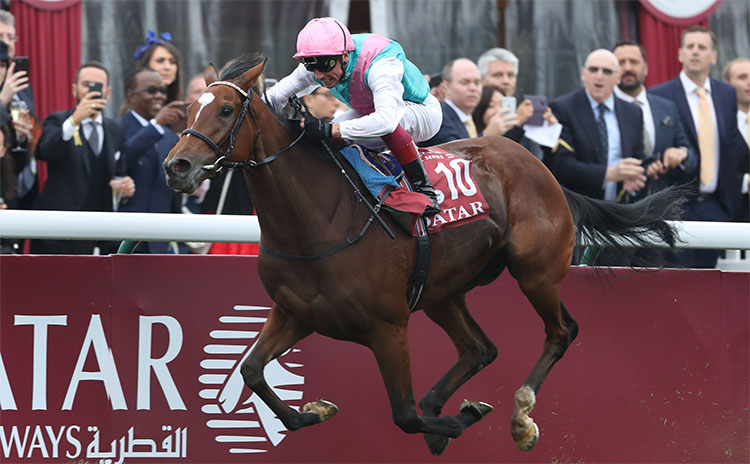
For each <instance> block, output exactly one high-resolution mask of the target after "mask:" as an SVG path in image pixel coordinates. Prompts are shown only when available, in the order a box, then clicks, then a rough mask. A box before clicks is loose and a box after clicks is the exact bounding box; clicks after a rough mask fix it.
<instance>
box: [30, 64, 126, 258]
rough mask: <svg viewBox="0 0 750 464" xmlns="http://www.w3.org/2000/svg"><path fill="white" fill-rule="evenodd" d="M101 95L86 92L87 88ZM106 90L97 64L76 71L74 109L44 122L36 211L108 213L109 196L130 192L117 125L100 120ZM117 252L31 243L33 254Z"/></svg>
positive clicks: (105, 245)
mask: <svg viewBox="0 0 750 464" xmlns="http://www.w3.org/2000/svg"><path fill="white" fill-rule="evenodd" d="M97 83H98V84H101V86H102V90H101V92H98V91H90V90H89V84H97ZM110 91H111V88H110V87H109V74H108V72H107V69H106V68H105V67H104V66H103V65H102V64H101V63H97V62H93V61H92V62H88V63H84V64H83V65H81V67H79V68H78V71H77V72H76V79H75V84H73V95H74V97H75V99H76V101H77V102H78V104H77V105H76V107H75V108H73V109H69V110H65V111H60V112H57V113H52V114H50V115H49V116H47V118H46V119H45V120H44V126H43V129H42V136H41V138H40V140H39V145H38V148H37V156H38V157H39V159H40V160H42V161H46V162H47V174H48V176H47V182H46V183H45V184H44V189H43V190H42V192H41V193H40V194H39V197H38V198H37V200H36V203H35V208H36V209H44V210H63V211H112V210H113V193H114V194H115V195H122V196H124V197H129V196H131V195H133V192H134V191H135V187H134V184H133V179H131V178H129V177H124V178H122V179H117V180H114V179H113V178H114V177H115V176H125V159H124V158H123V155H122V150H123V145H124V141H125V139H124V136H123V132H122V128H121V127H120V125H119V124H117V123H116V122H115V121H113V120H112V119H109V118H105V117H103V116H102V114H101V111H102V109H104V106H105V105H106V104H107V98H108V97H109V94H110ZM96 246H99V247H100V249H101V252H102V253H111V252H115V251H117V249H116V245H115V244H113V243H112V242H99V243H98V244H97V243H96V242H93V241H79V240H32V241H31V248H30V249H31V252H32V253H35V254H50V253H51V254H91V253H92V252H93V251H94V247H96Z"/></svg>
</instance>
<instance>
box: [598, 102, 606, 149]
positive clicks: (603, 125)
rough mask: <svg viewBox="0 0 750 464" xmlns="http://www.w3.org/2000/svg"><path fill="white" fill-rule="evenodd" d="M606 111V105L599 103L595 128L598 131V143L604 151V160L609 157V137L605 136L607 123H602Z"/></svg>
mask: <svg viewBox="0 0 750 464" xmlns="http://www.w3.org/2000/svg"><path fill="white" fill-rule="evenodd" d="M605 111H607V105H605V104H604V103H599V118H598V119H597V120H596V127H597V129H599V141H600V142H601V144H602V149H603V150H604V159H607V158H608V157H609V137H608V136H607V123H606V122H604V112H605Z"/></svg>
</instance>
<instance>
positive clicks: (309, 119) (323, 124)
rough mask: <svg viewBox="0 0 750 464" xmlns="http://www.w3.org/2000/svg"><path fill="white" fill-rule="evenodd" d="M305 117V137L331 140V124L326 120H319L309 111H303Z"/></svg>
mask: <svg viewBox="0 0 750 464" xmlns="http://www.w3.org/2000/svg"><path fill="white" fill-rule="evenodd" d="M303 115H304V118H305V137H307V138H309V139H313V140H322V141H328V140H331V130H332V126H331V124H330V123H329V122H327V121H321V120H320V119H318V118H316V117H315V116H313V115H312V114H310V112H309V111H305V112H304V113H303Z"/></svg>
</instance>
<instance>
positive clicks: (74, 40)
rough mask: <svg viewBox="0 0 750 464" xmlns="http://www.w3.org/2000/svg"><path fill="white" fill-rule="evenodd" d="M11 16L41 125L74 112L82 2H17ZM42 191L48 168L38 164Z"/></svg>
mask: <svg viewBox="0 0 750 464" xmlns="http://www.w3.org/2000/svg"><path fill="white" fill-rule="evenodd" d="M10 12H11V13H13V16H14V17H15V19H16V35H17V36H18V42H17V43H16V56H28V57H29V77H30V80H31V85H32V86H33V88H34V106H35V110H36V116H37V117H38V118H39V121H38V122H37V123H38V124H41V121H42V120H44V118H45V117H46V116H47V115H48V114H49V113H54V112H55V111H60V110H64V109H67V108H72V107H74V106H75V99H74V98H73V94H72V87H71V86H72V84H73V80H74V78H75V72H76V69H78V66H79V65H80V64H81V0H60V1H55V2H49V1H44V0H15V1H13V2H11V5H10ZM37 172H38V176H39V189H40V190H41V189H42V188H43V187H44V181H45V180H46V179H47V166H46V163H44V162H39V163H38V164H37Z"/></svg>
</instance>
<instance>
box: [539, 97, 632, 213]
mask: <svg viewBox="0 0 750 464" xmlns="http://www.w3.org/2000/svg"><path fill="white" fill-rule="evenodd" d="M549 106H550V108H552V112H553V113H554V114H555V116H556V117H557V119H558V121H560V124H562V126H563V129H562V133H561V134H560V138H561V139H562V140H564V141H565V143H566V144H567V145H569V146H570V147H571V148H572V149H573V150H572V151H571V150H569V149H568V148H567V147H565V146H564V145H563V144H560V145H558V147H557V149H556V150H555V152H554V155H553V156H554V158H555V161H554V174H555V177H557V180H558V181H559V182H560V183H561V184H562V185H564V186H565V187H567V188H569V189H571V190H573V191H575V192H578V193H581V194H583V195H586V196H588V197H591V198H598V199H603V198H604V187H603V185H604V176H605V175H606V171H607V153H606V152H605V151H604V147H603V146H602V144H601V140H600V139H599V131H598V130H597V126H596V119H595V117H594V112H593V111H592V110H591V105H590V104H589V100H588V98H587V97H586V92H585V91H584V89H579V90H576V91H575V92H571V93H569V94H566V95H563V96H561V97H558V98H556V99H554V100H552V101H550V103H549ZM615 115H616V116H617V123H618V126H619V128H620V149H621V151H622V156H623V158H625V157H633V158H639V159H642V158H643V116H642V115H643V112H642V111H641V109H640V108H639V107H637V106H636V105H634V104H632V103H628V102H626V101H624V100H621V99H619V98H617V97H615Z"/></svg>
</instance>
